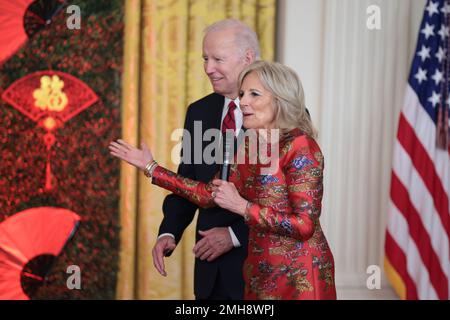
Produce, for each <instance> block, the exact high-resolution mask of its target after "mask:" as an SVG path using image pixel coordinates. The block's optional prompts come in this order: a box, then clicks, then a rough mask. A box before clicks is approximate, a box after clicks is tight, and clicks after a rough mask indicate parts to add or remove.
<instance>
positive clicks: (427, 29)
mask: <svg viewBox="0 0 450 320" xmlns="http://www.w3.org/2000/svg"><path fill="white" fill-rule="evenodd" d="M420 33H423V34H424V35H425V38H426V39H427V40H428V38H429V37H430V36H434V26H432V25H429V24H428V23H427V22H426V23H425V28H424V29H422V30H421V31H420Z"/></svg>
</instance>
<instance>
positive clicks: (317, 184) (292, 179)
mask: <svg viewBox="0 0 450 320" xmlns="http://www.w3.org/2000/svg"><path fill="white" fill-rule="evenodd" d="M288 144H289V145H288V146H286V147H287V148H288V151H287V152H286V154H285V156H283V155H281V156H282V158H281V159H280V165H281V166H282V170H283V173H284V176H285V179H286V185H287V200H288V205H287V206H285V207H283V208H279V207H277V208H273V207H270V206H268V207H265V206H261V205H259V204H256V203H250V204H249V206H248V207H247V210H246V213H245V219H246V222H247V224H249V225H254V226H257V227H259V228H261V229H263V230H264V229H266V230H270V231H271V232H275V233H278V234H282V235H286V236H289V237H293V238H296V239H299V240H301V241H306V240H308V239H309V238H311V237H312V235H313V233H314V231H315V227H316V223H317V222H318V219H319V216H320V211H321V202H322V194H323V184H322V179H323V156H322V153H321V151H320V148H319V146H318V145H317V143H316V142H315V141H314V140H313V139H311V138H308V137H306V136H300V137H297V138H296V139H295V140H293V141H290V142H288Z"/></svg>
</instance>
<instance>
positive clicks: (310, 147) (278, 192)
mask: <svg viewBox="0 0 450 320" xmlns="http://www.w3.org/2000/svg"><path fill="white" fill-rule="evenodd" d="M239 84H240V86H239V87H240V107H241V110H242V112H243V126H244V127H245V128H246V129H247V131H246V136H250V135H249V134H248V133H252V132H254V133H255V135H256V136H257V138H258V140H259V145H261V141H267V142H266V143H267V146H268V147H267V149H265V150H272V151H273V150H275V153H271V152H269V153H268V154H265V155H264V154H263V152H262V151H261V149H259V150H260V153H259V154H258V157H257V161H251V160H252V156H253V154H252V150H253V149H252V148H253V147H254V146H252V143H251V139H244V143H242V144H241V145H240V149H239V151H238V156H237V158H235V160H236V161H234V163H233V164H232V165H231V169H230V177H229V181H222V180H219V179H215V180H213V181H211V182H210V183H208V184H205V183H203V182H199V181H194V180H191V179H188V178H184V177H182V176H179V175H177V174H175V173H173V172H171V171H169V170H167V169H165V168H163V167H161V166H159V165H158V164H157V163H156V162H155V161H154V160H153V156H152V154H151V152H150V150H149V149H148V148H147V147H146V146H145V145H143V148H142V150H141V149H137V148H135V147H133V146H131V145H129V144H128V143H126V142H124V141H122V140H118V141H117V142H112V143H111V145H110V149H111V154H112V155H114V156H116V157H119V158H121V159H123V160H125V161H127V162H128V163H130V164H132V165H134V166H136V167H138V168H140V169H142V170H144V171H145V173H146V175H147V176H149V177H151V179H152V183H153V184H155V185H158V186H160V187H163V188H165V189H167V190H170V191H172V192H173V193H175V194H177V195H180V196H182V197H185V198H186V199H188V200H190V201H192V202H194V203H196V204H197V205H198V206H202V207H208V206H215V205H218V206H220V207H222V208H225V209H227V210H229V211H231V212H233V213H234V214H240V215H242V216H244V218H245V221H246V223H247V224H248V226H249V232H250V233H249V244H248V257H247V259H246V261H245V264H244V269H243V273H244V279H245V298H246V299H336V289H335V283H334V260H333V255H332V253H331V250H330V248H329V246H328V243H327V240H326V238H325V236H324V234H323V231H322V228H321V226H320V222H319V217H320V213H321V202H322V194H323V166H324V161H323V155H322V152H321V150H320V148H319V146H318V144H317V143H316V141H315V140H314V136H315V132H314V129H313V126H312V123H311V120H310V117H309V115H308V114H307V111H306V107H305V104H304V94H303V88H302V85H301V83H300V80H299V79H298V77H297V75H296V74H295V72H294V71H292V70H291V69H290V68H288V67H286V66H283V65H281V64H279V63H271V62H265V61H258V62H255V63H253V64H252V65H250V66H248V67H247V68H246V69H245V70H244V71H243V72H242V74H241V76H240V81H239ZM252 130H253V131H252ZM263 133H264V134H263ZM278 133H280V135H279V139H276V140H275V142H273V141H274V140H273V137H274V135H276V134H278ZM271 137H272V138H271ZM255 150H256V149H255ZM239 152H241V153H240V154H241V155H243V157H239ZM276 155H277V156H276ZM268 159H269V160H272V161H274V162H275V165H273V163H272V165H271V166H270V168H269V165H268V163H267V160H268Z"/></svg>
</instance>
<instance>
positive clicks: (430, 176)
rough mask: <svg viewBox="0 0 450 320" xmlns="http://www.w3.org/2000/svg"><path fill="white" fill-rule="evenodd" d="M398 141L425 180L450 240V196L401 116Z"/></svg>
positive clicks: (408, 125)
mask: <svg viewBox="0 0 450 320" xmlns="http://www.w3.org/2000/svg"><path fill="white" fill-rule="evenodd" d="M397 137H398V140H399V142H400V143H401V144H402V146H403V147H404V148H405V150H406V152H408V154H409V155H410V156H411V160H412V162H413V164H414V167H415V168H416V170H417V172H418V173H419V174H420V176H421V177H422V179H423V182H424V183H425V185H426V187H427V189H428V190H429V191H430V193H431V195H432V196H433V202H434V206H435V208H436V210H437V212H438V214H439V217H440V218H441V221H442V225H443V227H444V229H445V231H446V232H447V237H449V238H450V230H449V209H448V196H447V194H446V192H445V190H444V187H443V185H442V183H441V180H440V178H439V176H438V175H437V173H436V170H435V167H434V165H433V161H432V160H431V159H430V157H429V156H428V154H427V152H426V151H425V149H424V148H423V146H422V144H421V143H420V141H419V140H418V139H417V136H416V134H415V133H414V130H413V128H412V127H411V126H410V124H409V123H408V121H406V119H405V117H404V116H403V114H402V115H400V124H399V130H398V135H397Z"/></svg>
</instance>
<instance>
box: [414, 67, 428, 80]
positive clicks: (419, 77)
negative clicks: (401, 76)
mask: <svg viewBox="0 0 450 320" xmlns="http://www.w3.org/2000/svg"><path fill="white" fill-rule="evenodd" d="M414 78H416V79H417V81H419V84H422V81H424V80H427V70H422V68H419V71H417V73H416V75H415V76H414Z"/></svg>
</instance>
